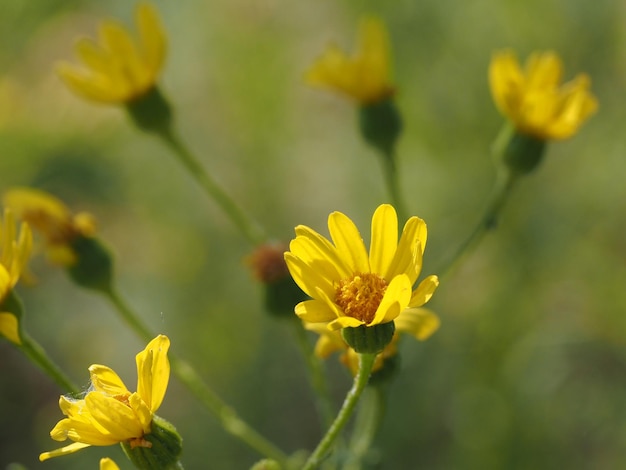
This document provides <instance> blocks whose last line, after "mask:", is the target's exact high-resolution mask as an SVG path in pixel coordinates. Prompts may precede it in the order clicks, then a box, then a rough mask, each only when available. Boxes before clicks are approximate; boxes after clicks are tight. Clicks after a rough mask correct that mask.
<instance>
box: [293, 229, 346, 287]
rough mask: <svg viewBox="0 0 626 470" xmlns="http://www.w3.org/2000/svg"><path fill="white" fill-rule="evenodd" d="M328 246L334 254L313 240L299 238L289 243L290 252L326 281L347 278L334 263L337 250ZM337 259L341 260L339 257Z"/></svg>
mask: <svg viewBox="0 0 626 470" xmlns="http://www.w3.org/2000/svg"><path fill="white" fill-rule="evenodd" d="M328 245H329V247H328V248H332V249H333V251H334V253H333V252H332V251H328V250H326V249H325V248H327V247H326V246H323V245H319V244H318V243H316V241H315V240H313V239H311V238H308V237H302V236H298V237H296V238H295V239H293V240H292V241H291V242H290V243H289V251H290V252H291V253H292V254H293V255H294V256H297V257H298V258H299V259H300V260H302V261H303V262H304V263H305V264H307V265H308V266H311V267H312V268H313V270H315V271H316V272H317V273H318V274H320V275H321V276H323V277H325V278H326V279H337V280H339V279H342V278H344V277H347V275H346V274H343V272H340V270H339V269H340V266H338V263H337V262H334V261H335V260H334V259H333V258H334V256H333V255H337V253H336V250H335V249H334V247H332V245H330V243H329V244H328ZM336 257H337V259H339V257H338V255H337V256H336Z"/></svg>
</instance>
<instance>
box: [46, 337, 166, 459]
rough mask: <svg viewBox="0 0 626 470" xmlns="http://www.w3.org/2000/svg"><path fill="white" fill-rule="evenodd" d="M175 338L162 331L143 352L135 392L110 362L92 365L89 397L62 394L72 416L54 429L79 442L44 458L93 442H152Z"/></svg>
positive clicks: (63, 408)
mask: <svg viewBox="0 0 626 470" xmlns="http://www.w3.org/2000/svg"><path fill="white" fill-rule="evenodd" d="M169 346H170V340H169V338H168V337H167V336H164V335H159V336H157V337H156V338H154V339H153V340H152V341H150V342H149V343H148V345H147V346H146V348H145V349H144V350H143V351H142V352H140V353H139V354H137V356H136V362H137V391H136V392H130V391H128V389H127V388H126V385H124V382H122V379H120V377H119V376H118V375H117V374H116V373H115V372H114V371H113V370H112V369H110V368H108V367H106V366H102V365H98V364H94V365H92V366H91V367H89V373H90V376H91V387H90V390H89V391H88V392H87V394H86V395H85V398H83V399H80V400H76V399H72V398H68V397H65V396H61V399H60V400H59V406H60V408H61V411H62V412H63V414H64V415H65V416H67V418H64V419H62V420H61V421H59V422H58V423H57V425H56V426H55V427H54V428H53V429H52V431H50V436H51V437H52V439H54V440H56V441H64V440H66V439H70V440H72V441H74V443H73V444H70V445H68V446H65V447H62V448H60V449H56V450H53V451H51V452H44V453H43V454H41V455H40V456H39V460H41V461H42V462H43V461H44V460H48V459H49V458H52V457H58V456H61V455H66V454H71V453H73V452H76V451H78V450H80V449H84V448H85V447H89V446H108V445H113V444H118V443H123V442H128V443H130V447H131V448H134V447H151V444H150V443H149V442H146V440H145V439H144V436H146V435H148V434H150V432H151V426H152V420H153V417H154V413H155V412H156V410H157V409H158V408H159V406H161V403H162V402H163V398H164V397H165V391H166V390H167V384H168V382H169V377H170V364H169V360H168V359H167V351H168V349H169Z"/></svg>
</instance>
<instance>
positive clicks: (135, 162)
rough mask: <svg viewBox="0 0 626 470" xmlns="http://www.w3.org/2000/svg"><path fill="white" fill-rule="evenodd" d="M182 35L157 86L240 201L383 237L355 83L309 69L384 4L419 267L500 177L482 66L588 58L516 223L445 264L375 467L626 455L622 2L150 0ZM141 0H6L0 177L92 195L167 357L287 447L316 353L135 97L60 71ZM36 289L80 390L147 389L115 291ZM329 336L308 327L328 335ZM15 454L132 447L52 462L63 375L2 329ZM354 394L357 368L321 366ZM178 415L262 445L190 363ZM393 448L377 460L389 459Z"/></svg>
mask: <svg viewBox="0 0 626 470" xmlns="http://www.w3.org/2000/svg"><path fill="white" fill-rule="evenodd" d="M154 4H155V5H156V6H157V8H158V9H159V11H160V13H161V16H162V20H163V22H164V24H165V27H166V29H167V31H168V33H169V41H170V46H169V55H168V59H167V64H166V66H165V70H164V73H163V76H162V80H161V83H162V88H163V90H164V92H165V93H166V94H167V96H169V98H170V99H171V101H172V102H173V103H174V105H175V107H176V113H177V123H178V129H179V131H180V134H181V135H182V137H183V139H184V140H186V141H187V142H188V144H189V146H190V147H191V148H192V149H193V151H195V153H196V154H198V155H199V156H200V157H201V159H202V162H203V164H204V166H205V167H206V168H207V169H208V170H209V171H210V172H211V173H212V174H213V175H214V176H215V178H216V179H217V180H218V181H219V182H220V183H221V185H222V186H223V187H224V188H226V189H227V190H228V192H229V193H230V194H231V195H232V197H233V198H234V199H235V200H236V201H238V202H239V203H240V205H241V206H243V207H244V208H245V209H246V210H247V211H248V212H249V213H251V214H252V215H253V216H254V217H255V218H257V219H258V220H259V221H260V222H261V223H262V224H263V225H264V226H265V227H267V229H268V231H269V232H270V233H271V234H272V236H274V237H275V238H276V239H279V240H285V241H287V240H289V239H291V238H292V236H293V227H294V226H295V225H297V224H306V225H309V226H311V227H313V228H315V229H317V230H318V231H320V232H322V233H324V234H326V233H327V232H326V218H327V216H328V214H329V213H330V212H332V211H334V210H340V211H342V212H344V213H346V214H348V215H349V216H350V217H351V218H352V219H353V220H355V222H356V223H357V225H359V227H361V228H362V233H363V235H364V237H365V238H366V241H368V238H369V228H368V227H369V222H370V218H371V214H372V213H373V211H374V209H375V208H376V206H378V205H379V204H380V203H382V202H388V197H387V194H386V191H385V187H384V185H383V179H382V176H381V174H380V171H379V169H380V168H379V162H378V160H377V155H376V154H375V153H374V152H373V150H372V149H370V148H368V147H367V146H366V145H365V144H364V143H363V142H362V141H361V140H360V138H359V135H358V133H357V130H356V121H355V119H356V110H355V107H354V106H353V105H352V103H350V102H349V101H347V100H344V99H343V98H341V97H338V96H335V95H333V94H330V93H325V92H322V91H318V90H313V89H311V88H309V87H307V86H306V85H305V84H303V81H302V76H303V73H304V71H305V70H306V69H307V67H308V66H309V64H310V63H311V61H312V60H313V59H314V58H315V57H317V55H318V54H319V53H320V52H321V51H322V49H323V48H324V47H325V46H326V44H327V43H328V41H329V40H331V39H334V40H336V41H337V42H338V43H339V44H340V45H342V46H343V47H345V48H348V49H350V50H351V48H352V46H353V44H354V36H355V34H356V29H357V24H358V19H359V18H360V17H361V15H363V14H372V13H373V14H377V15H379V16H380V17H381V18H382V19H383V20H384V21H385V22H386V23H387V25H388V28H389V31H390V36H391V40H392V44H393V55H394V77H395V82H396V83H397V87H398V93H397V104H398V107H399V108H400V110H401V112H402V114H403V116H404V121H405V131H404V134H403V136H402V138H401V141H400V144H399V148H398V154H399V155H398V158H399V160H398V164H399V167H400V169H401V186H402V190H403V192H404V195H405V198H406V200H407V201H408V206H409V209H410V212H411V213H414V214H416V215H419V216H420V217H422V218H424V219H425V220H426V222H427V223H428V228H429V244H428V247H427V250H426V258H425V267H424V270H423V274H430V273H436V269H437V266H439V265H440V264H441V263H442V261H443V260H444V258H445V257H446V256H448V255H449V254H450V253H451V252H453V251H454V249H455V248H456V247H457V245H458V244H459V243H460V242H461V241H462V240H463V239H464V237H465V236H466V235H467V234H468V232H469V230H471V228H472V227H473V225H474V224H475V223H476V221H477V220H478V218H479V217H480V215H481V211H482V209H483V208H484V205H485V203H486V201H487V199H488V197H489V194H490V188H491V185H492V184H493V181H494V177H495V171H494V166H493V162H492V157H491V155H490V146H491V143H492V141H493V139H494V138H495V136H496V134H497V132H498V130H499V128H500V126H501V124H502V118H501V116H499V114H498V113H497V111H496V110H495V108H494V106H493V104H492V101H491V97H490V94H489V90H488V85H487V78H486V77H487V67H488V63H489V60H490V56H491V54H492V52H493V51H494V50H497V49H501V48H506V47H511V48H513V49H515V50H516V51H517V52H518V54H519V55H520V56H521V57H522V58H525V57H526V56H527V55H528V54H529V53H530V52H531V51H533V50H545V49H553V50H555V51H557V52H558V53H559V54H560V55H561V57H562V58H563V60H564V63H565V76H566V78H567V79H570V78H572V77H573V76H574V75H575V74H576V73H578V72H582V71H585V72H587V73H588V74H589V75H590V76H591V78H592V82H593V85H592V89H593V91H594V93H595V94H596V96H597V97H598V100H599V103H600V108H599V112H598V114H597V115H595V116H594V117H592V118H591V119H590V121H589V122H588V123H587V124H585V125H584V126H583V128H582V130H581V132H580V133H579V134H578V135H577V136H575V137H574V138H572V139H571V140H568V141H565V142H559V143H553V144H551V145H550V146H549V148H548V151H547V155H546V158H545V160H544V162H543V164H542V165H541V166H540V167H539V168H538V170H537V171H536V172H535V173H533V174H531V175H530V176H529V177H528V178H526V179H525V180H523V181H522V182H521V184H520V185H519V186H518V187H517V188H516V190H515V191H514V193H513V196H512V198H511V199H510V201H509V203H508V205H507V207H506V210H505V212H504V215H503V217H502V219H501V224H500V226H499V227H498V229H497V231H496V232H494V233H492V234H490V235H489V236H487V237H486V238H485V239H484V240H483V243H482V244H481V245H480V246H479V247H478V249H477V250H476V251H475V252H473V253H472V254H471V255H470V256H468V257H467V258H466V259H465V260H464V263H463V264H462V266H461V267H460V269H458V270H457V271H456V272H454V273H453V275H451V276H449V277H448V278H447V279H445V282H443V283H442V284H441V286H440V288H439V290H438V291H437V292H436V295H435V296H434V298H433V300H432V301H431V303H430V304H429V306H430V307H431V308H432V309H433V310H435V311H436V312H437V313H438V314H439V315H440V317H441V320H442V326H441V329H440V330H439V331H438V332H437V333H436V334H435V335H434V336H433V337H432V338H431V339H430V340H428V341H427V342H425V343H418V342H416V341H404V342H403V343H402V345H401V352H400V354H401V372H400V374H399V375H398V377H397V378H396V380H395V382H394V383H393V385H392V387H391V391H390V400H389V404H388V409H387V415H386V418H385V420H384V423H383V426H382V428H381V430H380V433H379V434H378V437H377V439H376V443H375V444H376V448H377V449H379V451H380V453H379V454H376V453H374V455H373V460H372V465H371V467H368V468H381V469H400V470H402V469H415V468H425V469H501V468H507V469H528V468H533V469H553V468H572V469H574V468H575V469H586V468H589V469H591V468H593V469H614V468H620V467H622V466H623V465H624V462H626V288H625V286H626V262H625V260H626V237H625V234H626V216H625V214H626V185H625V184H624V175H625V171H626V163H625V158H626V145H625V144H626V134H625V133H624V126H625V119H624V118H625V113H624V103H625V102H626V3H624V2H616V1H613V0H598V1H595V2H588V1H584V0H575V1H572V0H528V1H517V0H508V1H501V2H490V1H472V2H462V1H451V0H444V1H435V0H419V1H412V0H398V1H389V2H379V1H374V0H367V1H356V0H354V1H343V2H330V1H318V2H293V1H285V0H212V1H200V0H189V1H186V2H172V1H166V0H157V1H155V2H154ZM134 5H135V2H131V1H122V0H116V1H113V0H110V1H107V2H102V1H96V0H91V1H87V0H66V1H62V2H24V1H22V0H3V2H2V5H1V6H0V190H5V189H7V188H9V187H11V186H15V185H32V186H35V187H39V188H43V189H45V190H48V191H50V192H52V193H54V194H56V195H57V196H59V197H61V198H62V199H63V200H64V201H65V202H66V203H67V204H68V205H69V206H70V207H71V208H72V209H73V210H75V211H81V210H86V211H90V212H92V213H93V214H94V215H95V216H96V217H97V219H98V220H99V234H100V236H101V238H102V239H103V240H104V241H105V242H106V243H107V244H108V246H109V247H110V248H111V249H112V251H113V252H114V253H115V256H116V263H117V270H116V271H117V284H118V286H119V290H120V291H121V292H122V294H123V295H124V296H125V297H126V298H127V299H128V300H129V302H130V303H131V305H133V306H134V308H135V309H136V310H138V311H139V312H140V313H141V316H142V317H143V318H144V319H145V320H146V321H147V322H148V323H149V324H150V326H151V327H152V328H153V330H154V331H155V332H161V333H165V334H167V335H168V336H169V337H170V339H171V340H172V350H174V351H176V352H177V353H178V354H179V355H180V356H182V357H185V358H188V359H189V361H190V362H192V363H193V364H194V365H195V366H196V367H197V369H198V370H199V371H200V373H201V374H202V375H203V377H204V378H205V379H206V381H207V382H208V383H209V384H211V385H212V387H213V388H214V389H215V390H216V391H217V392H218V393H219V394H220V395H221V396H222V397H224V398H226V399H227V401H228V403H229V404H231V405H233V406H234V407H236V408H237V410H238V411H239V413H240V414H241V415H242V417H243V418H244V419H246V420H248V421H249V422H250V423H252V424H253V425H254V426H255V427H256V428H257V429H258V430H260V431H262V432H263V433H265V434H266V435H267V436H268V437H269V438H271V439H272V440H273V441H275V442H276V443H277V444H279V445H280V446H281V447H282V448H283V449H284V450H285V451H287V452H292V451H295V450H297V449H301V448H308V449H312V448H313V447H314V446H315V445H316V444H317V441H318V439H319V437H320V432H319V426H318V423H317V417H316V414H315V410H314V406H313V401H312V400H313V398H312V395H311V392H310V389H309V387H308V382H307V378H306V372H305V368H304V363H303V360H302V358H301V357H300V356H299V353H298V350H297V348H296V345H295V341H294V340H293V338H292V336H291V335H290V333H291V331H290V328H289V327H288V325H287V324H286V322H284V321H280V320H277V319H275V318H273V317H270V316H269V315H268V314H267V313H266V312H264V310H263V307H262V305H261V299H262V290H261V287H260V286H259V285H258V283H257V282H256V281H255V280H254V279H253V278H252V276H251V274H250V273H249V271H248V269H247V268H246V266H245V262H244V260H245V258H246V256H248V255H249V254H250V251H251V248H250V246H249V245H248V244H247V242H246V240H245V239H244V238H243V237H241V236H240V234H239V233H238V232H237V231H236V229H235V227H234V226H233V225H232V224H231V223H230V221H229V220H228V219H226V218H225V217H224V215H223V214H222V213H221V212H220V210H219V209H218V208H217V206H216V204H214V203H213V202H212V201H210V200H208V199H207V198H206V197H205V195H204V194H203V193H202V192H201V190H200V188H199V187H198V186H197V185H196V184H195V182H194V181H193V180H192V179H191V178H190V177H189V176H188V175H187V174H186V173H185V171H184V170H183V169H182V168H181V167H179V166H178V165H177V162H176V161H175V159H174V158H172V155H171V154H170V153H169V151H168V150H167V149H165V148H163V147H162V146H160V145H159V143H158V141H156V140H155V139H153V138H151V137H149V136H146V135H143V134H141V133H139V132H138V131H136V130H135V129H134V128H132V127H131V125H130V124H129V121H128V119H127V118H126V116H125V115H124V113H123V112H122V111H121V110H120V109H116V108H113V107H105V106H98V105H93V104H91V103H87V102H84V101H82V100H80V99H78V98H77V97H75V96H74V95H72V94H71V93H70V92H69V91H68V90H67V89H66V88H65V87H64V86H63V84H62V83H61V82H60V81H59V79H58V78H57V77H56V76H55V74H54V73H53V67H54V64H55V62H56V61H57V60H59V59H71V60H73V41H74V39H75V38H76V37H77V36H80V35H89V36H93V35H94V34H95V31H96V25H97V23H98V22H99V21H100V20H101V19H103V18H105V17H116V18H119V19H121V20H123V21H125V22H126V24H130V22H131V19H132V15H133V9H134ZM32 269H33V271H34V272H35V273H36V274H37V277H38V279H39V282H38V284H37V285H36V286H34V287H28V286H25V285H20V286H19V288H18V289H19V293H20V294H21V296H22V299H23V301H24V303H25V307H26V318H25V319H24V325H25V327H26V329H27V331H28V332H29V333H30V334H31V335H32V336H33V337H35V338H36V339H37V340H38V341H39V342H40V343H42V344H43V345H44V346H45V348H46V349H47V351H48V352H49V353H50V355H51V356H52V357H53V358H54V359H56V360H57V361H58V362H59V363H60V364H61V365H62V366H63V368H64V369H65V370H66V371H67V372H68V374H69V375H70V377H72V378H73V379H74V380H75V381H77V382H78V383H82V384H85V385H87V380H88V373H87V367H88V366H89V365H90V364H92V363H102V364H106V365H109V366H111V367H112V368H113V369H115V370H116V371H117V372H118V373H119V374H120V375H121V376H122V377H123V378H124V379H125V381H126V384H127V385H128V387H129V388H131V389H133V387H134V386H135V380H136V372H135V363H134V355H135V354H136V353H137V352H139V351H140V350H142V349H143V347H144V346H145V345H144V344H143V343H142V342H140V341H138V340H137V339H136V338H135V337H134V336H133V334H132V333H131V332H130V331H127V329H126V328H125V326H124V325H123V324H122V323H121V321H120V320H118V318H117V316H116V314H115V312H114V311H113V309H112V307H111V306H110V305H109V304H107V303H106V301H105V300H103V299H102V298H101V297H99V296H98V295H96V294H92V293H90V292H85V291H81V290H78V289H77V288H76V287H75V286H74V285H72V284H71V283H70V281H69V280H68V278H67V277H66V275H65V274H64V273H63V272H62V271H61V270H59V269H58V268H55V267H52V266H50V265H48V264H46V262H45V261H44V260H43V259H42V257H38V258H37V259H35V260H34V261H33V262H32ZM311 339H313V338H311ZM0 357H1V358H2V359H1V360H0V468H8V469H17V468H21V467H18V466H17V465H12V464H18V463H19V464H23V465H24V466H25V467H26V468H29V469H38V468H41V469H49V470H54V469H70V470H72V469H81V470H83V469H86V468H97V462H98V459H99V457H100V456H111V457H113V458H116V460H117V461H118V463H119V464H120V466H121V468H122V469H125V468H130V467H129V465H128V462H125V461H124V460H123V457H122V456H121V450H120V449H119V448H118V447H107V448H91V449H87V450H84V451H81V452H80V453H78V454H74V455H73V456H69V457H63V458H59V459H54V460H51V461H48V462H45V463H39V462H38V460H37V456H38V455H39V453H40V452H42V451H45V450H49V449H53V448H56V447H57V446H58V444H59V443H56V442H55V441H52V440H51V439H50V438H49V434H48V433H49V431H50V429H51V428H52V427H53V426H54V424H55V423H56V422H57V421H58V420H59V419H60V418H61V413H60V411H59V409H58V405H57V401H58V395H59V393H60V390H59V389H58V388H57V387H56V385H55V384H53V383H52V382H51V381H50V380H49V379H48V378H47V377H46V376H44V375H43V374H42V373H40V372H39V370H38V369H36V368H35V367H34V366H32V365H31V364H30V363H29V362H27V361H26V360H25V359H24V357H23V356H22V355H21V354H20V353H19V352H17V351H16V350H15V349H14V348H13V347H12V346H11V345H10V344H9V343H8V342H7V341H4V340H3V341H0ZM327 366H328V371H329V374H330V383H331V386H332V391H333V395H334V396H335V398H336V401H337V403H338V404H339V403H340V402H341V400H342V399H343V396H344V393H345V391H346V390H347V388H348V387H349V384H350V378H349V377H348V374H347V373H346V372H345V371H344V370H343V368H342V366H340V365H338V364H337V363H336V361H335V359H334V358H333V359H331V360H330V361H329V362H328V363H327ZM159 415H161V416H163V417H164V418H166V419H168V420H169V421H171V422H172V423H173V424H175V425H176V426H177V428H178V430H179V431H180V433H181V434H182V436H183V438H184V454H183V463H184V464H185V465H186V468H188V469H204V468H215V469H224V470H230V469H245V468H249V467H250V466H251V465H252V464H253V463H254V462H255V461H256V460H257V459H258V458H259V457H258V456H257V455H256V454H255V453H254V452H253V451H251V450H249V449H248V448H247V447H246V446H244V445H243V444H241V443H240V442H239V441H237V440H235V439H233V438H231V437H230V436H229V435H228V434H226V433H225V432H224V431H223V430H222V429H221V427H220V426H219V424H218V423H217V421H216V420H215V419H214V418H213V416H211V415H209V414H208V413H207V412H205V411H204V409H203V408H202V407H201V406H200V405H198V404H197V402H196V401H195V399H194V398H193V397H192V396H191V395H190V394H189V393H188V392H187V391H186V390H185V389H184V388H183V387H181V386H180V384H179V383H178V382H177V381H176V380H175V379H174V378H172V380H171V384H170V388H169V390H168V394H167V396H166V399H165V402H164V404H163V406H162V408H161V409H160V411H159ZM377 456H378V457H380V459H379V460H378V462H376V460H377V459H376V457H377Z"/></svg>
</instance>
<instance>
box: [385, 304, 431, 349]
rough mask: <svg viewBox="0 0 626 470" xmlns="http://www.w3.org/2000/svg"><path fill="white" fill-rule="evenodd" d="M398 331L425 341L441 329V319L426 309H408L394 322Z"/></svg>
mask: <svg viewBox="0 0 626 470" xmlns="http://www.w3.org/2000/svg"><path fill="white" fill-rule="evenodd" d="M394 322H395V325H396V331H399V332H401V333H409V334H410V335H413V336H414V337H415V338H417V339H418V340H420V341H424V340H426V339H428V338H430V336H431V335H432V334H433V333H434V332H435V331H437V330H438V329H439V325H440V324H441V322H440V320H439V317H438V316H437V315H435V314H434V313H433V312H432V311H430V310H428V309H425V308H407V309H405V310H403V311H402V312H401V313H400V315H398V318H396V319H395V320H394Z"/></svg>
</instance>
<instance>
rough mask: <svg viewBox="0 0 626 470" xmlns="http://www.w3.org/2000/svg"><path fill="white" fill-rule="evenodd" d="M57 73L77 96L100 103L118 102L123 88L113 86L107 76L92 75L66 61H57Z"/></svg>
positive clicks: (122, 95)
mask: <svg viewBox="0 0 626 470" xmlns="http://www.w3.org/2000/svg"><path fill="white" fill-rule="evenodd" d="M56 72H57V75H58V76H59V77H60V78H61V80H63V81H64V82H65V84H66V85H67V87H68V88H70V90H72V91H73V92H74V93H76V94H77V95H79V96H82V97H83V98H87V99H89V100H93V101H97V102H100V103H119V102H120V101H122V98H123V97H124V96H125V95H124V94H123V92H124V90H121V89H119V88H118V87H117V86H115V85H114V84H113V83H112V82H111V80H110V79H109V78H108V77H105V76H98V77H94V76H92V75H89V74H87V73H85V72H84V71H83V70H81V69H79V68H76V67H75V66H73V65H71V64H68V63H63V62H62V63H59V64H58V65H57V67H56Z"/></svg>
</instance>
